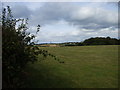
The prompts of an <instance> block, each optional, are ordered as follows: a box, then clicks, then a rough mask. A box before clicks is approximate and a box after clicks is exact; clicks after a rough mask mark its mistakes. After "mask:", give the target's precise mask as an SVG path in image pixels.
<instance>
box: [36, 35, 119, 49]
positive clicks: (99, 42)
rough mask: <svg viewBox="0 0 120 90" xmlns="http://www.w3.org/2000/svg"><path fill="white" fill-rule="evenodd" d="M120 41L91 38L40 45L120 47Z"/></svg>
mask: <svg viewBox="0 0 120 90" xmlns="http://www.w3.org/2000/svg"><path fill="white" fill-rule="evenodd" d="M119 44H120V39H116V38H111V37H94V38H93V37H91V38H89V39H85V40H84V41H82V42H65V43H44V44H38V45H40V46H44V47H47V46H50V45H51V46H55V45H57V46H87V45H119Z"/></svg>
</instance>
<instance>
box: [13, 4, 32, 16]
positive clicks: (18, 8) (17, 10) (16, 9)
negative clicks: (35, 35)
mask: <svg viewBox="0 0 120 90" xmlns="http://www.w3.org/2000/svg"><path fill="white" fill-rule="evenodd" d="M12 13H13V15H14V17H15V18H30V15H31V14H32V11H30V10H29V9H28V7H27V6H26V5H24V4H22V3H21V4H19V3H15V5H14V6H13V7H12Z"/></svg>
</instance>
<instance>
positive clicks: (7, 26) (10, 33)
mask: <svg viewBox="0 0 120 90" xmlns="http://www.w3.org/2000/svg"><path fill="white" fill-rule="evenodd" d="M27 22H28V19H15V18H13V16H12V14H11V9H10V7H9V6H7V7H6V8H3V10H2V53H3V54H2V74H3V80H2V81H3V84H2V85H3V88H19V87H24V79H23V77H24V75H25V74H24V73H25V72H24V68H25V66H26V64H27V63H28V62H32V63H34V62H35V61H37V56H38V54H42V55H44V56H45V57H46V56H47V55H51V56H54V55H52V54H49V53H48V52H47V51H46V50H42V49H39V48H38V47H37V46H36V45H35V43H34V42H33V39H35V37H36V36H35V35H33V34H30V33H29V32H27V30H28V28H27V24H28V23H27ZM18 24H19V25H18ZM39 29H40V25H38V26H37V31H36V34H37V32H39ZM54 57H55V56H54ZM55 58H56V57H55Z"/></svg>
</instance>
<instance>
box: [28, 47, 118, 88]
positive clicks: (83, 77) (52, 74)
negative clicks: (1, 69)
mask: <svg viewBox="0 0 120 90" xmlns="http://www.w3.org/2000/svg"><path fill="white" fill-rule="evenodd" d="M42 48H43V49H45V50H48V51H49V52H51V53H52V54H54V55H56V56H57V57H58V58H60V60H61V61H64V62H65V63H59V62H58V61H56V60H54V59H53V58H52V57H50V56H48V57H47V58H46V59H45V60H42V59H43V57H42V56H39V58H38V60H39V61H38V62H36V63H35V64H28V66H27V68H26V71H27V72H28V78H27V80H26V81H27V83H28V87H31V88H117V87H118V46H117V45H103V46H75V47H42Z"/></svg>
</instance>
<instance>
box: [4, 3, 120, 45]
mask: <svg viewBox="0 0 120 90" xmlns="http://www.w3.org/2000/svg"><path fill="white" fill-rule="evenodd" d="M3 5H4V6H6V5H9V6H11V8H12V12H13V16H14V17H15V18H29V21H28V23H29V32H31V33H35V32H36V26H37V25H38V24H40V25H41V29H40V32H39V33H38V35H37V37H36V39H37V40H39V43H46V42H47V43H49V42H71V41H73V42H76V41H83V40H85V39H87V38H90V37H107V36H110V37H112V38H118V3H117V2H114V3H113V2H21V3H20V2H11V3H10V2H7V3H5V2H4V4H3Z"/></svg>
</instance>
